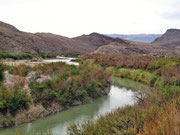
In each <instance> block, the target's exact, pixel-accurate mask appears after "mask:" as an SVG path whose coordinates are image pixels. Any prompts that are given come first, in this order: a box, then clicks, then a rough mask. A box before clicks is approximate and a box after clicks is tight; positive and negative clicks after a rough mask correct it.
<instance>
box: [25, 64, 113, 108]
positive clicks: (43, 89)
mask: <svg viewBox="0 0 180 135" xmlns="http://www.w3.org/2000/svg"><path fill="white" fill-rule="evenodd" d="M58 68H59V67H58ZM63 70H64V72H63ZM68 70H69V71H68ZM68 70H66V68H65V69H64V68H63V67H62V68H60V72H56V74H55V75H54V77H53V79H52V80H45V81H43V82H37V81H36V79H33V80H32V81H31V83H30V85H29V86H30V88H31V94H32V96H33V99H34V101H35V102H36V103H39V102H40V103H42V104H43V105H45V106H46V105H48V104H50V103H51V102H57V103H59V104H61V105H63V106H65V107H66V106H71V105H72V104H73V101H75V100H76V101H81V102H86V101H88V100H89V99H90V98H91V99H92V98H97V97H100V96H102V95H105V94H107V93H108V91H105V89H106V88H107V87H109V85H110V82H109V78H110V76H111V74H110V73H109V72H107V71H105V70H104V69H103V68H102V67H101V66H99V65H95V64H91V62H89V61H87V62H84V64H83V65H80V66H79V67H76V66H68ZM57 71H58V70H57Z"/></svg>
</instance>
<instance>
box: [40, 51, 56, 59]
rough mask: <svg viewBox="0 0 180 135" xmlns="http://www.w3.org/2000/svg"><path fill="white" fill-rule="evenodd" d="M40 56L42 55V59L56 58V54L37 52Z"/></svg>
mask: <svg viewBox="0 0 180 135" xmlns="http://www.w3.org/2000/svg"><path fill="white" fill-rule="evenodd" d="M38 55H39V56H40V57H42V58H43V59H45V58H56V56H57V55H56V54H49V53H45V52H40V53H39V54H38Z"/></svg>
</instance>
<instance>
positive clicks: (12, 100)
mask: <svg viewBox="0 0 180 135" xmlns="http://www.w3.org/2000/svg"><path fill="white" fill-rule="evenodd" d="M30 103H31V98H30V97H29V96H28V94H27V91H25V90H21V89H20V88H18V87H17V88H15V89H14V90H13V91H10V90H8V89H6V88H5V87H1V88H0V112H2V113H7V112H10V113H12V114H15V113H16V112H17V111H18V110H19V109H27V108H28V107H29V105H30Z"/></svg>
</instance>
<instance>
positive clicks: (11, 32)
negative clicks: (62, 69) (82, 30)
mask: <svg viewBox="0 0 180 135" xmlns="http://www.w3.org/2000/svg"><path fill="white" fill-rule="evenodd" d="M95 49H96V47H93V46H91V45H90V44H84V43H81V42H79V41H77V40H74V39H71V38H68V37H63V36H60V35H54V34H51V33H36V34H32V33H26V32H22V31H20V30H18V29H17V28H15V27H14V26H12V25H9V24H6V23H3V22H0V50H7V51H9V52H28V53H38V52H46V53H62V52H81V53H88V52H92V51H94V50H95Z"/></svg>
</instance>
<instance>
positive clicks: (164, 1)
mask: <svg viewBox="0 0 180 135" xmlns="http://www.w3.org/2000/svg"><path fill="white" fill-rule="evenodd" d="M0 21H3V22H7V23H10V24H12V25H14V26H16V27H17V28H18V29H20V30H22V31H27V32H33V33H35V32H51V33H55V34H60V35H64V36H68V37H74V36H78V35H82V34H89V33H91V32H99V33H106V34H111V33H113V34H114V33H116V34H136V33H164V32H165V31H166V30H167V29H169V28H180V0H1V1H0Z"/></svg>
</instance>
